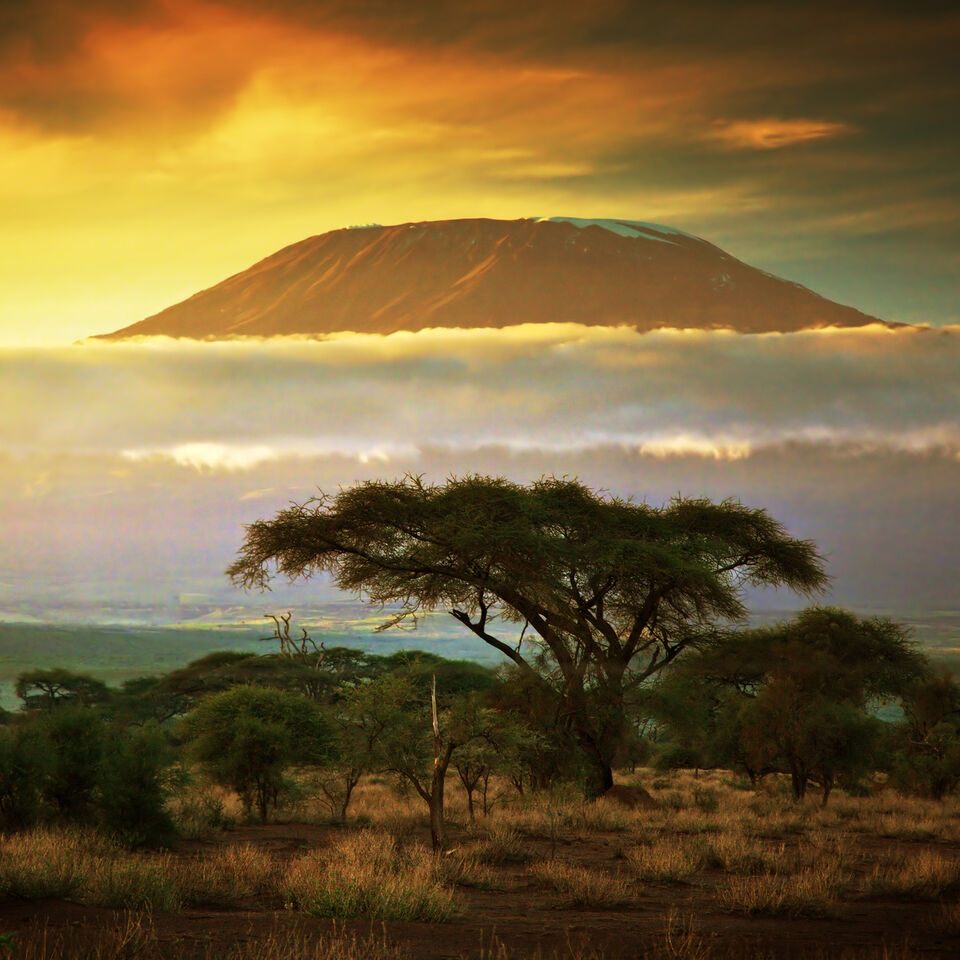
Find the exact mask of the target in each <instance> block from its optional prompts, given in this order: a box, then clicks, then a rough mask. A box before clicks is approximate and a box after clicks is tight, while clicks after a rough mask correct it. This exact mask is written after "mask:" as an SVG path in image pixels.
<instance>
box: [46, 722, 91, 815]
mask: <svg viewBox="0 0 960 960" xmlns="http://www.w3.org/2000/svg"><path fill="white" fill-rule="evenodd" d="M36 724H37V726H36V729H37V731H38V733H39V735H40V736H41V737H42V740H43V749H45V751H46V752H47V764H46V766H47V769H46V777H45V779H44V784H43V797H44V799H45V800H46V801H47V802H48V803H49V804H50V806H51V807H52V808H53V810H54V811H55V813H56V814H57V816H58V817H60V818H62V819H64V820H68V821H73V822H75V823H89V822H91V821H92V820H93V819H94V815H95V802H96V790H97V781H98V779H99V776H100V764H101V761H102V758H103V749H104V743H105V740H106V725H105V723H104V721H103V719H102V718H101V717H100V716H99V715H98V714H96V713H94V712H93V711H92V710H89V709H87V708H86V707H76V706H58V707H56V708H55V709H52V710H48V711H45V712H44V714H43V716H42V717H40V718H39V719H38V720H37V721H36Z"/></svg>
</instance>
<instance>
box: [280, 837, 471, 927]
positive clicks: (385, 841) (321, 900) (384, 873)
mask: <svg viewBox="0 0 960 960" xmlns="http://www.w3.org/2000/svg"><path fill="white" fill-rule="evenodd" d="M281 891H282V893H283V896H284V900H285V902H286V903H287V904H288V906H289V907H290V908H291V909H296V910H300V911H302V912H303V913H306V914H307V915H309V916H313V917H357V916H366V917H370V918H372V919H374V920H427V921H441V920H449V919H451V918H452V917H455V916H457V914H458V913H459V907H458V904H457V902H456V899H455V897H454V894H453V891H452V890H451V889H450V884H449V881H448V879H447V878H446V877H445V876H444V872H443V868H442V865H441V864H440V863H439V862H438V859H437V858H436V857H435V856H434V855H433V854H432V853H430V852H429V851H428V850H427V849H426V848H425V847H423V846H420V845H409V846H402V845H400V844H399V843H398V842H397V840H396V839H395V838H394V837H392V836H390V835H389V834H384V833H382V832H377V831H373V830H363V831H360V832H359V833H356V834H353V835H352V836H347V837H344V838H343V839H342V840H339V841H338V842H337V843H336V844H334V846H333V847H332V848H331V849H330V850H329V851H323V852H320V851H314V852H311V853H308V854H305V855H303V856H301V857H298V858H297V859H296V860H294V861H293V862H292V863H291V864H290V866H289V868H288V869H287V871H286V873H285V874H284V876H283V879H282V880H281Z"/></svg>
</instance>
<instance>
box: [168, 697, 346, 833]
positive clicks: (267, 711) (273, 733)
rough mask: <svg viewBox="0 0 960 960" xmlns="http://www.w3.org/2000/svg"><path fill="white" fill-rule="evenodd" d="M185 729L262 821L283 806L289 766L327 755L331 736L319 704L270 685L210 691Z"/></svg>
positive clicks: (201, 756) (194, 747)
mask: <svg viewBox="0 0 960 960" xmlns="http://www.w3.org/2000/svg"><path fill="white" fill-rule="evenodd" d="M184 729H185V733H186V735H187V738H188V739H189V741H190V749H191V752H192V753H193V755H194V756H195V757H196V759H198V760H199V761H200V762H201V763H203V764H204V766H205V767H206V768H207V770H208V771H209V772H210V775H211V776H212V777H213V778H214V780H216V781H217V782H218V783H220V784H222V785H223V786H226V787H230V788H231V789H232V790H235V791H236V792H237V793H238V794H239V795H240V798H241V799H242V800H243V803H244V806H245V808H246V809H247V811H248V812H250V811H252V810H254V809H256V811H257V813H258V815H259V817H260V820H261V821H262V822H266V819H267V814H268V811H269V809H270V807H273V809H277V807H278V806H279V802H280V797H281V794H282V793H283V791H284V788H285V779H284V774H285V772H286V770H287V768H288V767H290V766H291V765H292V764H294V763H315V762H319V761H321V760H322V759H324V757H325V753H326V742H327V740H328V739H329V738H328V737H327V735H326V733H327V732H326V728H325V726H324V723H323V719H322V716H321V713H320V708H319V707H318V706H317V704H315V703H314V702H313V701H311V700H308V699H307V698H306V697H302V696H300V695H298V694H293V693H288V692H286V691H284V690H275V689H271V688H269V687H252V686H240V687H233V688H231V689H229V690H224V691H223V692H222V693H217V694H214V695H213V696H210V697H207V698H206V699H205V700H203V701H202V702H201V704H200V705H199V706H198V707H197V708H196V710H194V712H193V713H192V714H190V716H189V717H187V719H186V721H185V725H184Z"/></svg>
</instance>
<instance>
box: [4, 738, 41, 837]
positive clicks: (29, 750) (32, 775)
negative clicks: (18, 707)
mask: <svg viewBox="0 0 960 960" xmlns="http://www.w3.org/2000/svg"><path fill="white" fill-rule="evenodd" d="M48 762H49V753H48V752H47V751H46V750H45V749H44V744H43V741H42V739H41V738H40V737H39V736H38V735H37V732H36V730H34V729H33V728H32V727H0V829H4V830H21V829H23V828H24V827H29V826H32V825H33V824H34V823H36V822H37V820H38V819H39V818H40V813H41V810H42V809H43V799H42V798H43V786H44V778H45V776H46V773H47V766H48Z"/></svg>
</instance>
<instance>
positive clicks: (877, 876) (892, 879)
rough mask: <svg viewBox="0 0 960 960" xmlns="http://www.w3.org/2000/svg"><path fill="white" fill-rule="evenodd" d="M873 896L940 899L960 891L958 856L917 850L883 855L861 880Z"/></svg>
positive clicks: (953, 853) (959, 863)
mask: <svg viewBox="0 0 960 960" xmlns="http://www.w3.org/2000/svg"><path fill="white" fill-rule="evenodd" d="M864 890H865V892H867V893H869V894H873V895H875V896H885V897H902V898H904V899H907V900H939V899H940V898H941V897H944V896H949V895H951V894H956V893H960V857H958V855H957V854H956V853H955V852H952V853H949V854H943V853H937V852H935V851H933V850H919V851H916V852H910V853H901V854H899V855H897V856H894V857H886V858H884V860H882V861H881V862H880V863H877V864H876V865H875V866H874V868H873V872H872V873H871V874H870V875H869V876H868V877H867V878H866V880H865V882H864Z"/></svg>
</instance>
